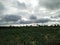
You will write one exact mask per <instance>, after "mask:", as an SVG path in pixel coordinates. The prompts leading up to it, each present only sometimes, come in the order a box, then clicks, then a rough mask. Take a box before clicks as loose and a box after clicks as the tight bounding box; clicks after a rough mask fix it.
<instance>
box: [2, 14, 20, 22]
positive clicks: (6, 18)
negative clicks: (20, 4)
mask: <svg viewBox="0 0 60 45" xmlns="http://www.w3.org/2000/svg"><path fill="white" fill-rule="evenodd" d="M20 19H21V16H17V15H5V16H4V17H3V18H2V20H4V21H7V22H10V21H13V22H14V21H18V20H20Z"/></svg>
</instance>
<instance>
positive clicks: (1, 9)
mask: <svg viewBox="0 0 60 45" xmlns="http://www.w3.org/2000/svg"><path fill="white" fill-rule="evenodd" d="M4 9H5V7H4V5H3V4H2V3H1V2H0V14H2V13H3V11H4Z"/></svg>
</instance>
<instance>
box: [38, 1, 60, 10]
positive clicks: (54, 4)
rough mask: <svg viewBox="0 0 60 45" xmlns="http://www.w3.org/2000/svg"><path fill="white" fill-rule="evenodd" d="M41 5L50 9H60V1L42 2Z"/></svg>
mask: <svg viewBox="0 0 60 45" xmlns="http://www.w3.org/2000/svg"><path fill="white" fill-rule="evenodd" d="M39 4H40V5H41V6H43V7H46V8H48V9H52V10H54V9H60V0H40V2H39Z"/></svg>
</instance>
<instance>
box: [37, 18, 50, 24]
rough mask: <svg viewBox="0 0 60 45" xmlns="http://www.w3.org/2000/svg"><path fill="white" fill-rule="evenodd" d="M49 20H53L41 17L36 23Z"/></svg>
mask: <svg viewBox="0 0 60 45" xmlns="http://www.w3.org/2000/svg"><path fill="white" fill-rule="evenodd" d="M47 22H51V20H50V19H48V18H41V19H37V20H36V23H47Z"/></svg>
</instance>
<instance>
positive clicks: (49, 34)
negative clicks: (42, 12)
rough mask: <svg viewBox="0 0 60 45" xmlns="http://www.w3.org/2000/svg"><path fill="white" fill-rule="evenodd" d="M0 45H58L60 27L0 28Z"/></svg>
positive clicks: (59, 42) (59, 41)
mask: <svg viewBox="0 0 60 45" xmlns="http://www.w3.org/2000/svg"><path fill="white" fill-rule="evenodd" d="M0 45H60V27H59V26H54V27H53V26H49V27H48V26H38V27H32V26H30V27H27V26H26V27H0Z"/></svg>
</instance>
